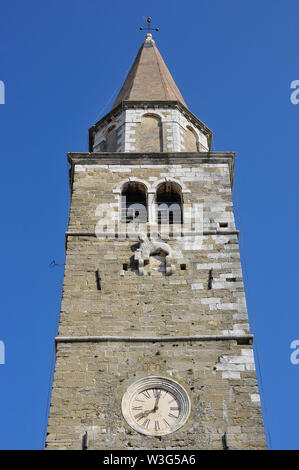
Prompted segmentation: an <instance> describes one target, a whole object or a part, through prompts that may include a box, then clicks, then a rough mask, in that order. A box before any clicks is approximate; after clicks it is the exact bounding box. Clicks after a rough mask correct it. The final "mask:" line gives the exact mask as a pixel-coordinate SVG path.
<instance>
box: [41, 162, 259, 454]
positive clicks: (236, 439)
mask: <svg viewBox="0 0 299 470" xmlns="http://www.w3.org/2000/svg"><path fill="white" fill-rule="evenodd" d="M72 158H73V157H72ZM84 158H85V157H84V156H82V157H80V156H79V155H78V158H77V159H78V161H80V160H82V163H78V164H76V165H74V172H73V186H72V190H73V191H72V205H71V212H70V221H69V228H68V237H67V256H66V267H65V279H64V292H63V300H62V306H61V316H60V326H59V336H60V337H79V336H100V337H104V336H113V337H126V338H133V339H134V338H139V339H140V338H148V337H150V338H153V337H155V336H158V337H165V338H169V337H173V338H174V339H173V341H170V342H169V341H168V342H167V341H162V340H161V341H149V340H148V339H146V340H144V341H142V342H138V343H136V342H130V341H129V340H128V339H127V340H123V341H108V340H103V341H102V342H87V343H86V342H77V343H63V342H62V343H61V342H59V343H58V344H57V362H56V369H55V376H54V382H53V393H52V403H51V409H50V416H49V426H48V437H47V448H62V449H65V448H70V449H79V448H81V440H82V436H83V434H84V433H85V432H86V431H87V432H88V436H89V448H95V449H128V448H136V449H140V448H145V449H151V448H159V449H164V448H166V449H178V448H184V449H221V448H222V440H221V439H222V436H223V434H224V433H226V434H227V441H228V445H229V447H230V448H232V449H253V448H265V446H266V444H265V437H264V430H263V423H262V414H261V407H260V399H259V392H258V388H257V380H256V373H255V368H254V358H253V351H252V346H251V344H250V340H249V339H248V333H249V325H248V316H247V309H246V300H245V293H244V286H243V279H242V269H241V263H240V255H239V246H238V233H237V231H236V229H235V223H234V215H233V207H232V195H231V167H230V166H229V162H228V161H227V162H226V163H225V158H224V159H223V161H222V163H216V162H215V161H214V162H211V163H207V162H206V160H205V159H203V157H200V158H199V159H198V163H194V164H193V165H190V163H187V162H186V163H185V162H184V159H183V158H181V159H180V161H177V162H176V163H175V164H173V163H169V164H168V165H166V166H165V165H164V164H159V163H158V162H157V161H155V162H154V157H153V164H148V163H147V164H142V163H141V162H140V161H139V163H135V164H133V163H132V161H131V160H132V159H131V160H130V159H129V160H130V161H129V162H128V161H127V162H126V164H124V165H122V164H120V163H117V164H103V163H100V162H99V161H95V162H94V163H92V161H90V159H89V162H88V163H87V162H86V161H85V160H84ZM103 158H104V156H103ZM142 158H143V157H142V156H141V155H140V160H142ZM169 158H170V157H169ZM130 178H131V180H138V181H139V180H140V181H142V182H143V183H144V184H145V185H146V187H147V190H148V192H149V195H152V196H153V197H154V194H155V190H156V188H157V187H158V184H159V182H161V181H165V180H167V179H169V180H173V181H176V182H177V183H178V184H180V185H181V188H182V194H183V199H184V206H187V205H188V204H191V205H192V204H196V203H197V204H202V205H203V219H204V223H203V226H202V229H203V233H202V234H201V235H202V236H201V237H199V238H197V239H196V242H195V243H194V242H192V240H191V238H190V237H189V236H184V237H174V238H170V239H169V240H166V242H167V244H168V245H169V247H170V248H171V250H172V261H171V264H172V269H171V274H170V275H166V272H165V270H164V271H161V272H160V271H158V270H156V269H147V270H146V271H145V273H144V275H140V271H139V270H138V266H136V263H135V262H134V260H135V253H136V250H137V249H138V247H139V242H138V240H137V236H136V238H135V239H132V238H128V237H125V236H123V237H122V236H121V237H120V238H97V237H96V236H95V235H94V234H95V227H96V225H97V223H98V221H99V219H100V212H99V211H98V210H97V207H98V205H99V204H103V203H105V204H107V207H108V213H107V214H106V217H107V221H108V225H109V224H110V223H112V222H113V223H114V222H115V219H116V218H117V217H116V215H115V214H117V210H118V207H119V197H120V193H121V188H122V185H123V184H125V182H127V181H128V180H129V179H130ZM152 199H153V198H152ZM146 228H148V227H146ZM125 266H126V267H125ZM211 270H212V273H213V274H212V277H213V279H212V284H211V285H209V279H210V276H211ZM96 273H97V274H96ZM97 275H98V276H100V278H101V280H100V287H101V290H99V288H98V287H99V286H98V284H97V277H96V276H97ZM209 287H211V288H209ZM195 335H198V336H201V335H215V336H218V337H219V338H220V339H218V340H215V339H214V340H209V341H200V340H198V341H195V340H194V341H191V340H190V341H182V340H180V341H176V340H175V337H178V336H195ZM236 336H239V337H241V338H242V336H244V338H243V339H239V340H237V339H232V338H230V337H236ZM154 374H157V375H163V376H165V377H171V378H173V379H175V380H176V381H178V382H179V383H181V384H182V385H183V386H184V387H185V389H186V390H187V392H188V394H189V395H190V398H191V408H192V409H191V416H190V418H189V419H188V421H187V423H186V424H185V425H184V426H183V427H182V428H181V429H179V430H178V431H176V432H175V433H173V434H170V435H169V436H163V437H161V438H157V437H152V438H151V437H145V436H142V435H140V434H138V433H137V432H135V431H134V430H133V429H131V428H130V427H129V426H128V425H127V424H126V422H125V420H124V419H123V417H122V414H121V398H122V395H123V393H124V391H125V390H126V388H127V387H128V386H129V385H130V384H131V383H132V382H134V381H135V380H137V379H138V378H141V377H144V376H148V375H154Z"/></svg>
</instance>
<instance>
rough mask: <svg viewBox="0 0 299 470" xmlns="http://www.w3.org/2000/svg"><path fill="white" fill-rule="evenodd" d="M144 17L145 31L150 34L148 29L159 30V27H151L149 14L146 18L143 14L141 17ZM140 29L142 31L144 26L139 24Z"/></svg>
mask: <svg viewBox="0 0 299 470" xmlns="http://www.w3.org/2000/svg"><path fill="white" fill-rule="evenodd" d="M143 18H144V21H145V22H146V23H147V33H148V34H150V31H159V28H151V21H152V19H151V17H150V16H149V17H148V18H145V16H144V17H143ZM139 29H140V31H143V30H144V29H146V28H143V27H142V26H140V28H139Z"/></svg>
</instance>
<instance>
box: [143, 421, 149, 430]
mask: <svg viewBox="0 0 299 470" xmlns="http://www.w3.org/2000/svg"><path fill="white" fill-rule="evenodd" d="M149 423H150V420H149V419H146V420H145V421H144V423H143V426H144V427H145V429H148V425H149Z"/></svg>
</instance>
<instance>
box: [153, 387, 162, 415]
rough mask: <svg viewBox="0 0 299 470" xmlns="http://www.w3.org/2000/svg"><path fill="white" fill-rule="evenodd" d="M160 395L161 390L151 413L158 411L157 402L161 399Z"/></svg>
mask: <svg viewBox="0 0 299 470" xmlns="http://www.w3.org/2000/svg"><path fill="white" fill-rule="evenodd" d="M161 393H162V390H160V393H159V394H158V395H157V398H156V401H155V406H154V409H153V411H157V409H158V403H159V400H160V397H161Z"/></svg>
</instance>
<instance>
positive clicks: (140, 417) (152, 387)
mask: <svg viewBox="0 0 299 470" xmlns="http://www.w3.org/2000/svg"><path fill="white" fill-rule="evenodd" d="M122 411H123V415H124V417H125V419H126V420H127V422H128V424H129V425H130V426H131V427H132V428H134V429H135V430H136V431H138V432H140V433H142V434H147V435H153V436H161V435H164V434H169V433H171V432H174V431H176V430H177V429H179V428H180V427H181V426H183V424H184V423H185V422H186V420H187V418H188V416H189V413H190V400H189V397H188V394H187V392H186V391H185V389H184V388H183V387H182V386H181V385H180V384H178V383H177V382H175V381H174V380H170V379H168V378H165V377H146V378H144V379H140V380H138V381H137V382H135V383H134V384H132V385H131V386H130V387H129V388H128V390H127V391H126V393H125V394H124V397H123V401H122Z"/></svg>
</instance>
